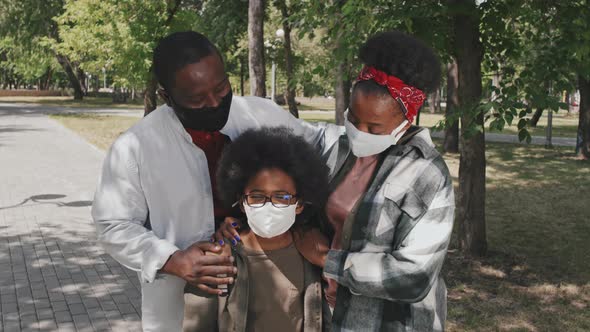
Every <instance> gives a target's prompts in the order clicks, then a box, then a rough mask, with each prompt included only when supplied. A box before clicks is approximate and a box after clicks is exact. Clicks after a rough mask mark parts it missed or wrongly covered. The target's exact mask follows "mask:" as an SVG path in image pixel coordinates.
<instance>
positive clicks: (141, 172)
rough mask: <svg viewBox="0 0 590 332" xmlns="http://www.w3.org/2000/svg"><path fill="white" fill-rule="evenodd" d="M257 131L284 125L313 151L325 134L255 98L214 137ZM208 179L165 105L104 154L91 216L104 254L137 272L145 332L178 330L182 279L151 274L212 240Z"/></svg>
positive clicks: (200, 156) (237, 101)
mask: <svg viewBox="0 0 590 332" xmlns="http://www.w3.org/2000/svg"><path fill="white" fill-rule="evenodd" d="M261 126H285V127H289V128H291V129H293V131H294V132H295V134H297V135H301V136H303V137H305V138H306V140H307V141H308V142H310V143H312V144H314V145H316V146H319V147H321V146H324V145H325V143H326V142H324V137H325V130H326V129H325V128H322V127H318V126H312V125H310V124H307V123H306V122H304V121H301V120H298V119H296V118H294V117H293V116H292V115H291V114H290V113H289V112H287V111H285V110H283V109H282V108H280V107H278V106H277V105H276V104H274V103H273V102H271V101H269V100H266V99H263V98H257V97H238V96H235V97H233V100H232V104H231V109H230V113H229V119H228V122H227V124H226V125H225V127H224V128H223V129H222V130H221V132H222V133H223V134H225V135H227V136H229V138H230V139H232V140H234V139H235V138H236V137H237V136H239V135H240V134H241V133H242V132H244V131H245V130H247V129H251V128H259V127H261ZM210 176H214V175H210V174H209V170H208V167H207V159H206V157H205V153H204V152H203V151H202V150H201V149H200V148H198V147H197V146H196V145H195V144H193V142H192V139H191V136H190V135H189V134H188V133H187V132H186V131H185V129H184V128H183V126H182V124H181V123H180V121H179V120H178V118H177V117H176V115H175V114H174V111H173V110H172V109H171V108H170V107H168V106H166V105H163V106H160V107H159V108H158V109H156V110H155V111H153V112H152V113H150V114H149V115H148V116H147V117H145V118H143V119H142V120H140V121H139V122H138V123H137V124H136V125H134V126H133V127H132V128H130V129H129V130H128V131H126V132H125V133H124V134H122V135H121V136H120V137H119V138H118V139H117V140H116V141H115V143H114V144H113V145H112V146H111V148H110V150H109V151H108V153H107V156H106V159H105V161H104V166H103V170H102V177H101V180H100V182H99V185H98V189H97V191H96V195H95V198H94V204H93V207H92V217H93V218H94V221H95V223H96V228H97V233H98V240H99V242H100V243H101V244H102V246H103V247H104V248H105V250H106V251H107V252H108V253H109V254H110V255H111V256H113V257H114V258H115V259H116V260H117V261H118V262H120V263H121V264H122V265H124V266H125V267H127V268H129V269H132V270H135V271H137V272H138V275H139V278H140V281H141V285H142V324H143V328H144V330H145V331H180V330H181V329H182V320H183V309H184V298H183V290H184V286H185V281H184V280H182V279H180V278H177V277H175V276H172V275H165V274H159V273H158V270H159V269H160V268H161V267H162V266H163V265H164V264H165V263H166V261H167V260H168V258H169V257H170V255H172V254H173V253H174V252H175V251H177V250H179V249H186V248H187V247H189V246H190V245H191V244H193V243H195V242H198V241H206V240H208V239H209V237H210V236H211V235H212V234H213V232H214V217H213V198H212V197H213V196H212V190H211V181H210ZM148 219H149V222H150V225H151V230H150V229H148V228H146V227H145V224H146V221H147V220H148Z"/></svg>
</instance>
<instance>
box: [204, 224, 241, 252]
mask: <svg viewBox="0 0 590 332" xmlns="http://www.w3.org/2000/svg"><path fill="white" fill-rule="evenodd" d="M241 226H242V223H241V222H240V221H239V220H238V219H236V218H232V217H226V218H225V220H224V221H223V222H222V223H221V225H219V229H218V230H217V232H215V234H213V236H212V237H211V242H217V243H219V244H220V245H222V246H223V245H225V241H223V239H224V238H225V239H230V241H231V243H232V245H234V246H235V245H237V244H238V242H239V241H241V239H240V235H239V234H238V231H237V230H238V229H240V227H241Z"/></svg>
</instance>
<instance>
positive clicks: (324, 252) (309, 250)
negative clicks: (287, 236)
mask: <svg viewBox="0 0 590 332" xmlns="http://www.w3.org/2000/svg"><path fill="white" fill-rule="evenodd" d="M293 240H294V241H295V247H296V248H297V250H298V251H299V253H300V254H301V255H302V256H303V257H305V259H307V260H308V261H309V262H310V263H311V264H313V265H317V266H319V267H321V268H324V264H325V262H326V256H328V251H329V250H330V245H329V242H328V238H326V237H325V236H324V234H322V233H321V232H320V230H319V229H317V228H312V229H310V230H308V231H302V230H299V229H297V230H294V231H293Z"/></svg>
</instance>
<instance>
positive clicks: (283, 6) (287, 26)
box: [276, 0, 299, 118]
mask: <svg viewBox="0 0 590 332" xmlns="http://www.w3.org/2000/svg"><path fill="white" fill-rule="evenodd" d="M276 3H277V5H278V7H279V9H280V11H281V16H282V17H283V30H284V32H285V36H284V38H283V45H284V48H285V65H286V67H287V68H286V74H287V90H286V91H285V100H286V101H287V105H289V112H291V114H293V116H294V117H296V118H298V117H299V111H298V110H297V102H296V101H295V82H294V81H293V52H292V50H291V23H289V11H288V8H287V2H286V0H280V1H277V2H276Z"/></svg>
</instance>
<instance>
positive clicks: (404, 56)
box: [359, 31, 441, 92]
mask: <svg viewBox="0 0 590 332" xmlns="http://www.w3.org/2000/svg"><path fill="white" fill-rule="evenodd" d="M359 58H360V59H361V61H362V62H363V63H364V64H365V65H367V66H371V67H375V68H376V69H378V70H381V71H383V72H385V73H386V74H388V75H392V76H396V77H398V78H399V79H401V80H402V81H404V82H405V83H406V84H408V85H411V86H413V87H416V88H418V89H420V90H422V91H424V92H430V91H433V90H434V89H436V87H437V86H438V85H439V82H440V76H441V68H440V61H439V59H438V57H437V56H436V54H435V53H434V51H433V50H432V49H431V48H430V47H428V46H427V45H426V44H424V43H423V42H422V41H420V40H419V39H417V38H415V37H412V36H410V35H407V34H405V33H402V32H399V31H387V32H381V33H378V34H376V35H374V36H372V37H371V38H369V40H367V41H366V42H365V44H363V46H361V48H360V51H359ZM384 91H385V90H384Z"/></svg>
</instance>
